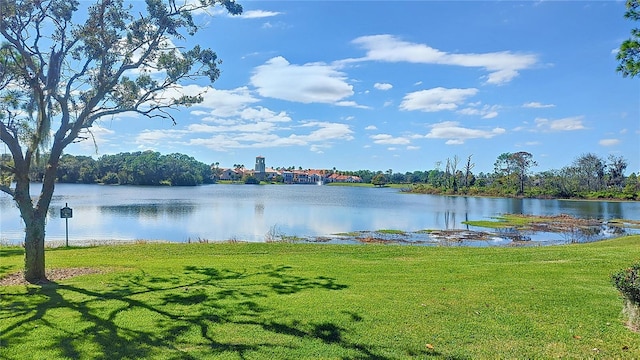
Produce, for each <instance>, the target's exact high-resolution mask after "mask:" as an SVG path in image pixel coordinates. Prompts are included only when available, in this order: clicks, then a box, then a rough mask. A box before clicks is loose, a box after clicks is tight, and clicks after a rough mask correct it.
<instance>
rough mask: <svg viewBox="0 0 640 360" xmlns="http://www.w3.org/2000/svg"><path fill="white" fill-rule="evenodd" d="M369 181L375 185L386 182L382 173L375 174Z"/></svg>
mask: <svg viewBox="0 0 640 360" xmlns="http://www.w3.org/2000/svg"><path fill="white" fill-rule="evenodd" d="M371 183H372V184H373V185H375V186H383V185H385V184H386V183H387V177H386V176H384V174H382V173H380V174H376V175H375V176H374V177H373V179H371Z"/></svg>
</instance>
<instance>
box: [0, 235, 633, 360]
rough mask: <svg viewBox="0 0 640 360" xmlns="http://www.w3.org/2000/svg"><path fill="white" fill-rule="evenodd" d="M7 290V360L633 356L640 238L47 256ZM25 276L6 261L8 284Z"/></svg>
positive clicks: (92, 251) (163, 247)
mask: <svg viewBox="0 0 640 360" xmlns="http://www.w3.org/2000/svg"><path fill="white" fill-rule="evenodd" d="M47 251H48V254H47V260H48V266H50V267H52V268H85V267H92V268H99V269H101V270H102V272H100V273H94V274H90V275H85V276H78V277H74V278H70V279H66V280H62V281H59V282H57V283H55V284H52V285H47V286H42V287H37V286H25V285H20V286H7V287H3V288H1V290H2V292H1V293H2V297H1V298H0V305H1V307H0V319H1V321H0V334H1V335H0V358H7V359H25V358H29V359H64V358H87V359H116V358H117V359H122V358H129V359H138V358H156V359H207V358H212V359H213V358H215V359H276V358H282V359H405V358H430V357H441V358H455V359H476V358H556V357H563V358H638V357H640V334H638V333H634V332H632V331H630V330H629V329H627V328H626V327H625V326H624V319H623V317H622V313H621V310H622V306H623V301H622V299H621V297H620V296H619V294H618V293H617V291H616V289H615V288H614V287H613V286H612V284H611V283H610V275H611V274H612V273H613V272H615V271H617V270H619V269H621V268H624V267H626V266H628V265H629V264H630V263H632V262H633V261H635V260H638V259H639V258H640V237H639V236H634V237H626V238H621V239H616V240H609V241H602V242H597V243H589V244H580V245H566V246H552V247H540V248H484V249H483V248H447V247H443V248H433V247H413V246H384V245H316V244H288V243H266V244H265V243H262V244H252V243H231V244H229V243H226V244H204V243H198V244H154V243H149V244H134V245H124V246H101V247H92V248H73V249H62V248H61V249H51V250H47ZM22 264H23V252H22V249H19V248H0V276H2V274H8V273H11V272H14V271H18V270H19V269H20V266H22Z"/></svg>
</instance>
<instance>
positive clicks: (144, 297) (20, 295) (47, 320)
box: [0, 266, 438, 359]
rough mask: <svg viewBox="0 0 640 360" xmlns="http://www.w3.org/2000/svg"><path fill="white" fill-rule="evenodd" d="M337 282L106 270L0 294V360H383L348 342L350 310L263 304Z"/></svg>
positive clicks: (280, 275)
mask: <svg viewBox="0 0 640 360" xmlns="http://www.w3.org/2000/svg"><path fill="white" fill-rule="evenodd" d="M346 288H347V286H346V285H343V284H339V283H337V282H336V280H335V279H332V278H328V277H323V276H319V277H314V278H309V277H303V276H299V275H296V274H295V273H294V272H293V271H292V268H291V267H288V266H279V267H273V266H265V267H262V268H260V269H258V270H256V271H253V272H247V271H243V272H238V271H232V270H227V269H217V268H213V267H195V266H189V267H185V268H184V270H183V272H182V273H180V274H168V275H164V274H163V275H153V274H147V273H144V272H139V273H135V274H132V273H126V274H120V275H115V276H114V277H113V278H112V280H111V281H109V282H108V283H103V284H95V285H94V286H92V285H90V286H75V285H68V284H63V283H57V284H56V283H52V284H49V285H46V286H42V287H28V288H27V289H28V294H24V292H16V293H14V294H11V293H6V292H5V293H3V294H2V298H1V302H2V303H3V306H2V307H1V308H0V322H1V323H2V324H3V325H0V331H1V333H2V335H1V337H0V357H2V356H4V357H6V358H8V359H18V358H23V357H24V355H25V354H24V353H18V352H17V350H16V351H15V352H11V349H19V348H24V347H29V348H30V349H31V352H32V353H33V354H36V355H37V356H39V357H48V358H60V357H66V358H92V359H122V358H130V359H133V358H154V357H163V358H171V359H201V358H207V357H218V356H230V357H231V358H240V359H244V358H246V357H250V356H256V355H257V356H260V355H267V354H270V353H280V354H283V353H284V354H302V355H301V356H305V355H306V356H307V357H310V356H311V354H313V353H314V352H316V355H317V356H321V357H322V352H323V351H325V350H327V351H328V347H331V348H333V350H332V351H335V348H336V347H338V348H339V353H342V354H344V355H343V356H341V357H342V358H345V359H348V358H352V359H385V357H384V356H382V355H381V354H380V352H382V351H384V349H380V348H377V347H376V346H374V345H362V344H356V343H352V342H350V341H349V340H348V336H346V335H348V333H349V329H347V328H346V327H344V326H341V324H343V325H344V324H347V325H348V324H351V323H353V322H359V321H362V320H363V317H362V316H361V315H359V314H355V313H348V314H346V315H345V319H336V321H337V322H335V323H334V322H321V323H313V322H307V321H305V320H304V319H295V318H293V317H295V311H293V312H294V314H290V315H286V316H285V318H286V319H285V320H282V312H283V308H280V307H279V308H274V307H270V306H269V305H268V304H269V303H270V301H271V300H272V298H277V300H278V301H283V302H286V300H287V296H288V295H292V294H296V293H302V292H308V293H309V294H308V295H309V296H313V295H314V293H316V292H318V291H341V290H344V289H346ZM279 298H282V299H281V300H280V299H279ZM340 321H342V322H340ZM2 349H4V350H2ZM309 349H312V350H309ZM419 355H421V356H425V355H438V354H434V353H422V354H419ZM291 357H297V356H296V355H292V356H291Z"/></svg>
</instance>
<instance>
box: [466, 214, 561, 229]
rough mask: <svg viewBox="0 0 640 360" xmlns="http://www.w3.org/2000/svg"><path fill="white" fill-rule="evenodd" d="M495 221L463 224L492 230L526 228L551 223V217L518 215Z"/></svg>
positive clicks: (499, 218) (498, 218) (496, 218)
mask: <svg viewBox="0 0 640 360" xmlns="http://www.w3.org/2000/svg"><path fill="white" fill-rule="evenodd" d="M493 219H494V220H469V221H463V222H462V223H463V224H466V225H471V226H478V227H484V228H491V229H501V228H526V227H529V226H530V225H531V224H535V223H544V222H548V221H549V217H544V216H540V217H538V216H533V215H527V216H522V215H517V214H504V215H500V216H495V217H493Z"/></svg>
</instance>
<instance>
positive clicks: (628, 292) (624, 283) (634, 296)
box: [611, 262, 640, 305]
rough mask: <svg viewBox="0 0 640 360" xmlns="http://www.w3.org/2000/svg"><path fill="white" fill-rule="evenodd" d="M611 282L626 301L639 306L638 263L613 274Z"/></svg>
mask: <svg viewBox="0 0 640 360" xmlns="http://www.w3.org/2000/svg"><path fill="white" fill-rule="evenodd" d="M611 281H612V282H613V285H614V286H615V287H616V289H618V291H620V293H621V294H622V295H623V296H624V297H625V298H626V299H628V300H629V301H631V302H633V303H634V304H636V305H640V262H636V263H635V264H633V265H631V266H630V267H628V268H626V269H624V270H620V271H618V272H616V273H614V274H613V275H611Z"/></svg>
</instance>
